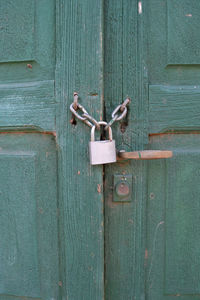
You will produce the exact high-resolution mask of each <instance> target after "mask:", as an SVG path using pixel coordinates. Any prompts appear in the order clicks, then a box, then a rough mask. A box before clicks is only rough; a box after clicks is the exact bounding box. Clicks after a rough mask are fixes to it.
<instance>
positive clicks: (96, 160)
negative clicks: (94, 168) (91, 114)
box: [89, 121, 117, 165]
mask: <svg viewBox="0 0 200 300" xmlns="http://www.w3.org/2000/svg"><path fill="white" fill-rule="evenodd" d="M99 124H100V125H104V126H105V125H107V123H106V122H103V121H101V122H99ZM108 132H109V140H104V141H95V126H93V127H92V129H91V141H90V143H89V152H90V164H91V165H101V164H110V163H114V162H116V160H117V159H116V149H115V141H114V140H113V139H112V129H111V127H108Z"/></svg>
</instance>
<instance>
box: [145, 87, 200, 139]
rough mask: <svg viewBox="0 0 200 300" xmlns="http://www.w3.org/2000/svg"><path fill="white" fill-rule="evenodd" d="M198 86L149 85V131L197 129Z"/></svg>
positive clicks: (198, 126) (199, 107)
mask: <svg viewBox="0 0 200 300" xmlns="http://www.w3.org/2000/svg"><path fill="white" fill-rule="evenodd" d="M199 99H200V87H199V86H194V85H192V86H187V85H184V86H169V85H167V86H164V85H150V86H149V132H150V133H158V132H166V131H169V130H199V129H200V124H199V111H200V101H199Z"/></svg>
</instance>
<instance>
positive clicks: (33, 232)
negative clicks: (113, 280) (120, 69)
mask: <svg viewBox="0 0 200 300" xmlns="http://www.w3.org/2000/svg"><path fill="white" fill-rule="evenodd" d="M102 7H103V6H102V3H101V1H92V0H91V1H74V0H69V1H65V0H39V1H36V0H1V1H0V170H1V172H0V201H1V209H0V212H1V215H0V299H2V300H4V299H11V300H14V299H43V300H47V299H49V300H55V299H57V300H58V299H61V298H62V299H70V300H72V299H75V300H78V299H87V300H88V299H93V300H94V299H102V298H103V293H104V288H103V265H104V257H103V247H104V246H103V240H104V237H103V196H102V195H103V190H102V167H101V166H100V167H97V168H95V169H94V168H91V167H90V165H89V162H88V154H87V151H88V150H87V147H88V138H89V130H88V128H85V127H84V126H82V124H77V126H72V125H71V123H70V119H71V114H70V113H69V104H70V103H71V102H72V100H73V92H74V91H78V92H79V94H80V98H81V100H83V101H86V103H84V105H85V106H86V107H88V109H90V110H91V112H92V113H93V114H96V117H97V116H98V118H99V117H100V115H101V114H102V110H101V108H102V90H103V88H102V86H103V85H102V82H103V81H102V65H103V61H102V51H103V50H102V35H101V32H102V27H103V23H102V22H103V21H102V20H103V18H102V16H103V10H102V9H103V8H102Z"/></svg>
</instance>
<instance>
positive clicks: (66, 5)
mask: <svg viewBox="0 0 200 300" xmlns="http://www.w3.org/2000/svg"><path fill="white" fill-rule="evenodd" d="M102 18H103V15H102V1H97V0H95V1H94V0H89V1H81V0H75V1H74V0H70V1H64V0H61V1H57V71H56V98H57V99H58V100H59V101H60V106H59V108H58V111H57V133H58V139H57V141H58V147H59V153H58V156H59V195H60V201H61V202H60V203H59V207H60V208H59V209H60V246H61V260H60V266H61V281H62V297H63V299H64V298H65V299H70V300H72V299H76V300H78V299H82V300H89V299H92V300H102V299H103V297H104V286H103V285H104V282H103V269H104V237H103V234H104V230H103V227H104V223H103V181H102V166H93V167H92V166H90V164H89V155H88V143H89V139H90V129H89V127H87V126H86V125H85V124H83V123H82V122H79V121H77V125H76V126H73V125H72V124H71V123H70V119H71V113H70V110H69V105H70V104H71V102H72V101H73V93H74V91H76V92H78V93H79V101H80V103H81V104H83V105H84V107H85V108H86V109H87V110H88V111H89V112H90V113H91V115H93V116H94V117H95V118H96V119H97V120H99V119H100V118H101V116H102V107H103V102H102V100H103V99H102V97H103V84H102V77H103V74H102V70H103V61H102V57H103V56H102V55H103V49H102V35H103V32H102V30H103V27H102V26H103V24H102Z"/></svg>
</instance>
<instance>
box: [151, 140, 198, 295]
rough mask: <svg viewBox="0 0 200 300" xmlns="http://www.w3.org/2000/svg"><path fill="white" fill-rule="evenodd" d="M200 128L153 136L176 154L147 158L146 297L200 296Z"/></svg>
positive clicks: (157, 145)
mask: <svg viewBox="0 0 200 300" xmlns="http://www.w3.org/2000/svg"><path fill="white" fill-rule="evenodd" d="M199 145H200V136H199V134H191V135H187V134H179V135H176V134H174V135H171V134H166V135H163V136H161V137H160V136H152V137H151V138H150V143H149V147H150V148H153V149H155V148H159V149H166V148H167V149H171V150H173V152H174V157H173V158H172V159H170V160H167V161H161V160H160V161H152V162H150V163H149V164H148V200H147V245H146V247H147V250H146V251H147V253H146V255H147V256H148V268H147V272H146V284H147V286H146V288H147V290H146V291H147V299H175V298H177V296H179V299H191V297H192V296H195V299H200V290H199V279H200V272H199V269H200V257H199V234H200V222H199V213H198V211H199V207H200V202H199V195H200V188H199V177H200V173H199V162H200V154H199Z"/></svg>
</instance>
